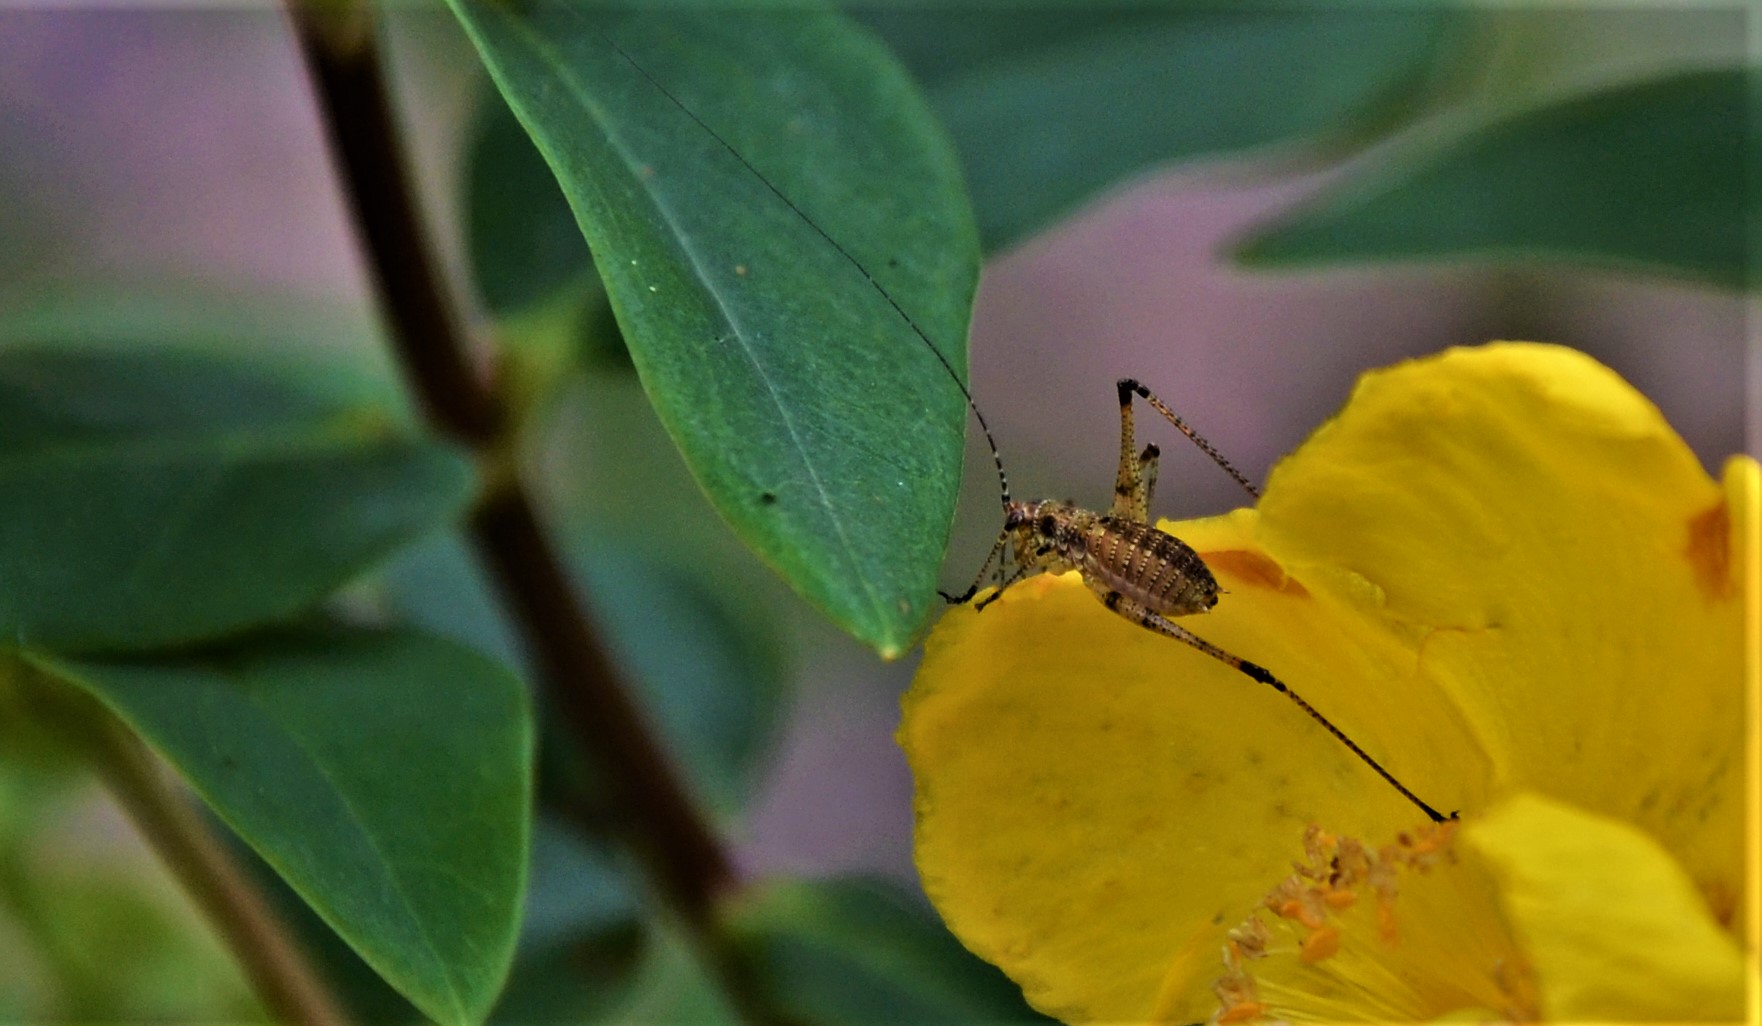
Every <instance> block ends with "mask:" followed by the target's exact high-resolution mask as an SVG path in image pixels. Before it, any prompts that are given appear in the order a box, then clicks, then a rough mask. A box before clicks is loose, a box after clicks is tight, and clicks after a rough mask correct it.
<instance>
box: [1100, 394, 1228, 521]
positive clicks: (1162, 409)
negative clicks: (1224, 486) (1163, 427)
mask: <svg viewBox="0 0 1762 1026" xmlns="http://www.w3.org/2000/svg"><path fill="white" fill-rule="evenodd" d="M1119 389H1120V406H1121V407H1122V413H1121V414H1120V416H1121V417H1122V418H1126V420H1125V422H1126V423H1130V420H1129V418H1130V414H1129V413H1126V412H1123V408H1124V407H1126V406H1127V405H1129V404H1130V403H1131V401H1132V396H1133V395H1137V396H1138V398H1140V399H1142V400H1144V401H1145V402H1147V403H1149V404H1150V408H1151V409H1153V410H1155V411H1156V412H1158V413H1160V414H1162V415H1163V417H1165V418H1167V420H1168V422H1169V423H1170V424H1173V425H1174V426H1175V430H1177V431H1179V432H1180V433H1181V434H1183V435H1186V436H1187V440H1188V441H1190V442H1192V443H1193V444H1194V445H1197V446H1199V450H1200V451H1201V452H1203V453H1205V454H1206V455H1207V456H1210V457H1211V461H1212V462H1213V463H1216V464H1217V465H1218V466H1220V467H1222V468H1223V470H1224V473H1226V474H1228V475H1230V476H1231V477H1232V478H1234V479H1235V481H1236V483H1237V484H1239V485H1241V486H1242V488H1243V490H1244V491H1246V492H1247V493H1248V494H1249V495H1251V496H1253V497H1254V498H1256V499H1258V498H1260V489H1258V488H1256V487H1254V485H1253V484H1251V483H1250V482H1249V480H1248V478H1246V477H1244V476H1243V475H1242V472H1241V471H1239V470H1237V469H1236V468H1235V467H1234V466H1232V465H1231V464H1230V461H1229V460H1226V459H1224V457H1223V454H1222V453H1220V452H1218V451H1217V450H1216V449H1214V448H1212V446H1211V443H1210V442H1208V441H1206V440H1205V437H1204V436H1203V435H1201V434H1200V433H1199V432H1197V431H1195V430H1193V429H1192V428H1191V427H1189V426H1188V424H1187V422H1186V421H1184V420H1182V419H1181V418H1179V417H1177V416H1175V411H1173V410H1171V409H1169V408H1168V407H1167V406H1166V405H1164V404H1163V401H1162V400H1161V399H1158V398H1157V397H1156V396H1155V395H1152V394H1151V392H1150V389H1148V388H1145V387H1144V386H1143V385H1140V384H1139V383H1138V382H1137V380H1136V379H1134V378H1121V379H1120V380H1119Z"/></svg>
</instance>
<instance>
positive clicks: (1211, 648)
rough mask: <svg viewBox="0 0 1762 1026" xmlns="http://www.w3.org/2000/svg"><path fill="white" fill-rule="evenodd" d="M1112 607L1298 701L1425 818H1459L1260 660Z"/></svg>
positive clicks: (1162, 619) (1128, 608)
mask: <svg viewBox="0 0 1762 1026" xmlns="http://www.w3.org/2000/svg"><path fill="white" fill-rule="evenodd" d="M1109 608H1111V609H1113V610H1114V611H1115V612H1118V613H1120V614H1121V615H1122V616H1125V617H1128V618H1130V619H1132V620H1134V621H1136V622H1137V623H1139V624H1141V625H1143V626H1145V627H1148V628H1150V629H1151V630H1153V631H1156V632H1157V633H1158V634H1164V635H1167V636H1168V637H1171V638H1174V639H1175V640H1177V641H1182V642H1185V643H1187V644H1189V645H1192V646H1193V647H1194V648H1196V649H1198V650H1199V651H1201V652H1204V653H1205V654H1206V655H1208V656H1211V657H1212V658H1213V659H1216V660H1218V661H1219V662H1221V663H1223V664H1224V665H1226V666H1229V667H1231V668H1232V669H1234V670H1236V672H1238V673H1240V674H1242V675H1243V676H1245V677H1247V678H1249V679H1250V680H1254V681H1258V682H1260V683H1262V684H1265V685H1266V686H1268V687H1270V688H1272V689H1273V690H1274V691H1277V692H1278V693H1280V694H1282V695H1284V696H1285V697H1286V698H1289V699H1290V700H1291V701H1293V702H1295V703H1297V707H1298V708H1299V709H1302V710H1303V711H1304V712H1306V713H1308V714H1309V716H1310V718H1311V719H1313V720H1315V722H1317V723H1319V724H1321V725H1322V727H1323V728H1324V729H1326V730H1327V732H1328V733H1330V734H1332V735H1334V738H1335V739H1336V740H1338V741H1339V742H1340V743H1341V744H1343V745H1345V746H1346V748H1347V749H1348V750H1349V751H1351V752H1352V754H1353V755H1356V756H1358V758H1359V760H1360V761H1361V762H1363V763H1364V764H1365V765H1366V766H1369V767H1370V768H1371V769H1373V770H1375V771H1376V774H1377V776H1379V777H1382V778H1383V779H1384V780H1386V781H1388V782H1389V784H1390V786H1392V787H1394V788H1395V790H1397V791H1399V792H1400V793H1401V796H1402V797H1403V798H1406V799H1407V800H1408V801H1410V802H1412V803H1413V804H1414V805H1416V806H1418V807H1419V810H1420V811H1421V812H1423V813H1425V814H1426V818H1428V819H1430V820H1431V821H1432V822H1433V823H1442V822H1444V820H1445V819H1446V818H1449V819H1454V818H1456V817H1455V814H1454V813H1452V814H1451V815H1450V816H1448V817H1446V816H1444V815H1442V814H1441V813H1439V812H1438V810H1436V809H1434V808H1432V807H1431V806H1430V805H1427V804H1426V803H1425V802H1424V801H1423V800H1421V799H1420V797H1419V795H1416V794H1414V793H1413V792H1412V791H1409V790H1408V789H1407V786H1406V785H1405V784H1403V783H1401V781H1399V780H1396V779H1395V776H1394V774H1392V773H1390V772H1389V771H1388V770H1386V769H1384V768H1383V767H1382V764H1381V763H1379V762H1377V761H1376V760H1375V759H1373V758H1371V757H1370V753H1368V752H1366V751H1365V750H1364V749H1362V748H1360V747H1358V743H1357V742H1355V741H1353V740H1352V739H1351V738H1349V737H1347V736H1346V734H1345V732H1344V731H1342V730H1341V729H1340V728H1339V727H1336V726H1334V724H1333V722H1332V721H1330V720H1329V719H1328V718H1327V717H1326V716H1323V715H1322V714H1321V713H1320V712H1319V711H1317V709H1316V708H1315V706H1313V705H1310V704H1309V703H1308V702H1306V701H1304V700H1303V697H1302V696H1301V695H1299V694H1297V692H1295V691H1292V690H1291V689H1290V688H1289V687H1287V686H1286V685H1285V682H1284V681H1282V680H1280V679H1278V678H1277V677H1275V676H1273V675H1272V673H1271V672H1269V671H1268V670H1267V669H1266V668H1265V667H1263V666H1261V665H1259V664H1258V663H1251V662H1249V661H1248V660H1246V659H1243V658H1240V657H1238V656H1234V655H1231V654H1230V653H1228V652H1226V651H1224V650H1223V649H1221V648H1219V647H1217V646H1216V645H1213V644H1212V643H1211V642H1209V641H1206V640H1205V639H1204V638H1201V637H1200V636H1199V635H1197V634H1194V633H1193V632H1192V631H1190V630H1188V629H1187V628H1185V627H1182V626H1181V625H1180V624H1178V623H1175V622H1174V621H1173V620H1170V619H1169V618H1168V617H1166V616H1163V615H1161V614H1159V613H1156V612H1153V611H1151V610H1149V609H1146V608H1144V607H1143V606H1142V605H1139V604H1138V603H1136V602H1133V601H1131V600H1130V599H1123V598H1122V599H1121V600H1119V601H1117V602H1110V603H1109Z"/></svg>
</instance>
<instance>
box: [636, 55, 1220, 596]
mask: <svg viewBox="0 0 1762 1026" xmlns="http://www.w3.org/2000/svg"><path fill="white" fill-rule="evenodd" d="M601 38H602V39H604V40H605V41H606V45H607V46H609V47H611V48H612V49H613V50H614V51H615V52H616V53H617V54H618V56H620V57H622V58H624V60H625V62H626V63H628V64H629V65H630V66H631V67H632V68H635V69H636V72H637V74H639V75H641V76H642V77H643V78H645V79H647V80H648V83H649V84H650V85H652V86H654V87H655V88H656V89H657V90H659V91H660V93H661V95H662V96H665V97H666V98H667V99H668V100H669V101H670V102H671V103H672V104H673V106H675V107H678V108H679V110H680V111H681V112H682V113H683V114H684V115H685V116H686V117H688V118H690V119H691V120H692V121H694V122H696V123H697V126H698V127H699V128H701V129H703V130H704V131H705V132H707V133H708V134H709V136H710V138H712V139H714V140H716V142H717V143H719V144H720V145H721V147H722V148H723V149H724V150H727V151H728V153H729V155H730V156H732V157H733V158H734V159H735V160H738V161H740V164H741V166H742V167H744V168H746V169H747V170H748V171H750V172H752V176H753V177H754V178H757V179H758V180H759V181H760V182H761V183H762V184H763V185H764V186H765V188H766V189H769V190H770V191H771V195H773V196H776V197H777V198H778V199H779V200H780V201H782V203H783V205H784V206H786V207H788V208H789V209H790V211H791V212H793V213H794V214H795V216H796V217H797V218H799V219H800V220H801V222H802V223H803V224H805V225H807V226H808V227H809V228H811V229H813V231H814V234H815V235H818V236H819V237H820V238H821V239H823V240H824V241H825V242H826V244H827V245H828V246H831V247H832V248H833V249H834V250H836V251H837V252H838V255H839V256H842V257H843V258H844V259H845V261H846V262H848V263H849V264H850V266H852V267H854V268H856V271H857V273H858V274H861V275H862V276H863V280H864V281H867V282H868V283H869V286H870V287H871V288H873V289H874V290H875V292H876V294H877V295H879V296H880V297H881V298H882V299H884V300H886V301H887V305H888V306H890V307H892V308H893V312H894V313H896V314H899V319H900V320H902V321H904V322H905V323H906V326H907V327H909V328H911V329H912V334H914V335H916V336H918V339H919V340H920V341H922V342H923V343H924V347H925V348H926V349H928V350H930V355H932V356H934V357H936V362H937V363H940V364H942V369H943V370H945V371H947V372H948V377H949V380H951V381H953V382H954V387H956V388H958V389H960V391H961V398H963V399H965V400H966V401H967V409H969V410H971V411H973V419H974V420H975V421H977V422H978V424H979V431H980V433H982V434H983V435H984V436H985V445H986V447H987V448H989V449H990V450H991V463H992V465H993V466H995V467H996V468H997V486H998V490H999V493H1000V495H1001V497H1002V503H1003V508H1004V509H1005V510H1008V509H1009V507H1010V494H1009V475H1008V474H1007V473H1005V472H1004V469H1003V454H1002V453H1000V452H998V450H997V438H996V437H995V436H994V435H992V433H991V425H989V424H987V423H986V422H985V414H983V413H981V412H980V411H979V404H978V402H976V401H975V400H974V399H973V393H972V390H970V389H969V388H967V383H966V382H965V381H963V380H962V379H961V376H960V375H959V374H956V373H955V370H954V365H953V364H951V363H949V362H948V357H946V356H944V355H942V350H940V349H938V348H936V343H934V342H932V341H930V336H929V335H927V334H925V332H924V329H923V328H920V327H918V322H917V321H915V320H913V319H912V315H911V314H909V313H906V312H905V308H904V307H902V306H900V305H899V301H898V300H896V299H894V298H893V294H892V293H890V292H888V291H887V289H886V288H885V287H884V286H883V285H882V284H881V283H880V282H879V281H877V280H875V276H874V275H873V274H870V273H869V269H868V268H867V267H864V266H863V263H862V261H860V260H858V259H857V258H856V257H855V256H854V255H852V254H851V252H850V250H848V249H845V248H844V246H843V245H842V244H841V243H839V241H838V240H837V239H834V238H833V237H832V236H831V235H829V234H827V232H826V229H824V228H821V227H820V226H819V224H817V223H816V222H815V221H814V219H813V218H811V217H809V216H808V215H807V213H806V212H805V211H803V210H802V209H801V208H800V207H798V206H796V205H795V201H794V200H792V199H790V198H789V197H788V196H787V195H785V194H784V192H783V190H782V189H779V188H777V186H775V185H773V184H772V183H771V179H769V178H767V177H766V176H765V174H764V173H763V172H761V171H760V170H759V169H758V168H756V167H754V166H753V165H752V162H751V161H749V160H747V159H746V157H745V156H744V155H743V154H742V153H741V152H740V151H739V150H737V149H735V148H734V146H733V144H732V143H730V142H729V141H728V140H726V139H724V138H722V135H721V133H720V132H717V131H716V130H715V129H714V128H711V127H710V126H709V125H708V124H707V123H705V121H704V119H703V118H700V117H698V116H697V112H696V111H694V110H692V109H691V108H690V107H687V106H686V105H685V104H684V103H683V102H681V101H680V99H679V97H677V96H674V95H673V92H672V90H670V89H668V88H667V87H666V86H665V85H662V84H661V81H660V80H659V79H657V78H655V76H653V75H651V74H649V71H648V69H647V68H645V67H643V66H642V65H641V64H639V63H638V62H637V60H636V58H634V57H632V56H630V54H628V53H626V52H625V51H624V48H623V47H621V46H619V45H618V44H617V43H616V42H615V41H613V39H612V37H610V36H608V35H605V34H604V33H601ZM1202 444H1203V443H1202ZM981 576H983V575H981ZM943 597H944V598H948V599H949V601H951V602H952V601H954V599H953V598H951V597H950V596H948V595H946V594H944V595H943Z"/></svg>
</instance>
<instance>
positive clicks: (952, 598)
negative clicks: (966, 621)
mask: <svg viewBox="0 0 1762 1026" xmlns="http://www.w3.org/2000/svg"><path fill="white" fill-rule="evenodd" d="M1008 542H1009V532H1008V531H1004V532H1002V533H1001V534H999V535H998V536H997V542H996V544H994V545H992V546H991V554H990V555H988V556H986V557H985V564H984V565H983V566H981V567H979V573H978V575H977V576H975V577H974V578H973V583H972V584H969V585H967V590H966V591H963V592H961V593H960V594H959V595H950V594H949V593H948V592H946V591H937V592H936V594H938V595H941V596H942V600H943V601H944V602H947V603H948V604H949V605H951V606H958V605H961V604H963V603H965V602H968V601H971V600H972V598H973V596H974V595H977V594H978V593H979V585H981V584H983V583H984V582H985V575H986V574H988V573H990V572H991V564H993V563H995V562H997V557H998V556H1000V555H1002V554H1003V547H1004V545H1005V544H1007V543H1008ZM999 590H1001V589H999ZM980 608H984V607H983V606H981V607H980Z"/></svg>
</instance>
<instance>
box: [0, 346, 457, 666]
mask: <svg viewBox="0 0 1762 1026" xmlns="http://www.w3.org/2000/svg"><path fill="white" fill-rule="evenodd" d="M470 489H471V472H470V467H469V465H468V464H467V463H466V462H465V460H464V459H463V458H462V457H461V456H459V455H458V454H457V453H455V452H454V451H452V450H451V449H449V448H446V447H443V446H441V445H439V444H437V443H433V442H428V441H423V440H419V439H416V438H412V437H409V436H408V434H407V432H406V429H403V428H399V427H396V426H395V425H394V423H393V420H392V417H391V415H389V414H387V413H385V412H382V411H381V410H380V409H378V408H377V407H373V406H364V405H347V404H338V403H336V402H334V401H331V400H329V399H326V398H324V397H322V396H320V395H318V394H317V393H315V392H311V391H307V390H304V389H301V388H298V387H295V386H294V385H293V384H292V383H291V382H288V381H284V380H280V379H276V378H272V377H269V376H267V375H265V374H262V373H260V372H259V371H257V370H254V369H252V368H249V367H247V366H246V365H244V364H242V363H240V362H238V361H237V360H236V359H229V358H225V357H221V356H219V355H200V354H196V353H173V352H164V351H160V352H127V351H111V352H102V351H95V350H53V349H42V350H35V349H7V350H4V351H0V509H4V510H6V511H7V513H6V517H5V523H4V526H3V527H0V638H4V639H5V640H6V641H7V642H9V643H16V644H20V645H29V646H34V647H39V648H50V649H57V650H62V651H87V650H119V649H142V648H151V647H158V646H166V645H177V644H185V643H189V642H194V641H199V640H203V639H207V638H212V637H215V636H218V635H222V634H227V633H230V632H234V631H237V630H239V629H241V628H244V627H248V626H250V625H253V624H258V623H262V622H265V621H269V620H275V619H280V618H285V617H288V616H290V615H292V614H294V613H296V612H298V611H299V610H301V609H303V608H306V607H308V606H310V605H312V604H313V603H314V602H316V601H318V600H319V599H321V598H323V597H324V596H325V595H327V594H329V593H330V592H331V591H332V590H334V589H335V588H336V587H338V586H339V585H341V584H342V583H344V582H345V581H347V580H348V579H349V578H350V577H352V576H354V575H356V574H359V573H360V572H362V571H363V570H364V569H366V568H367V567H369V566H371V565H373V564H374V563H375V562H377V561H378V560H380V559H381V558H383V557H384V556H386V555H387V554H388V553H390V552H391V551H392V550H394V549H395V548H397V547H398V546H399V545H401V544H403V543H404V542H405V541H407V540H409V539H410V538H412V537H414V536H416V535H418V534H420V533H422V532H423V531H425V530H428V529H430V528H433V527H435V526H437V525H439V524H441V523H443V522H445V521H446V520H447V519H449V518H450V517H452V516H454V515H456V514H457V513H458V512H459V510H460V509H461V507H462V506H463V505H464V503H465V501H466V499H467V498H468V496H469V493H470Z"/></svg>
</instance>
